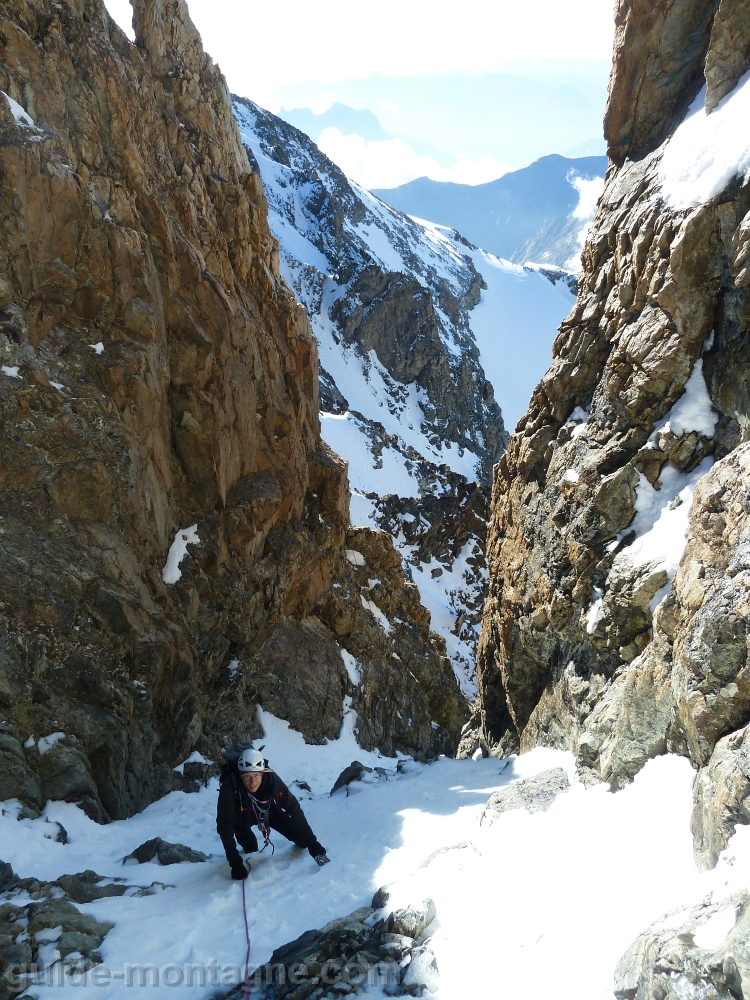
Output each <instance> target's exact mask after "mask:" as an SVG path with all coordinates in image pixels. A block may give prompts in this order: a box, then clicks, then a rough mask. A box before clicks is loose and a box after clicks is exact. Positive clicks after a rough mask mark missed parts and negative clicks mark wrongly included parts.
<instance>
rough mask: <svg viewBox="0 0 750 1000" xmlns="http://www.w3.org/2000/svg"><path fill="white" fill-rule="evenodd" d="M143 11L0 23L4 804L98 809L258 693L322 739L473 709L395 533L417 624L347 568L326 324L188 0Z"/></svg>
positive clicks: (378, 736) (376, 547)
mask: <svg viewBox="0 0 750 1000" xmlns="http://www.w3.org/2000/svg"><path fill="white" fill-rule="evenodd" d="M134 27H135V33H136V44H135V45H132V44H130V43H129V42H128V40H127V39H126V38H125V36H124V35H123V34H122V32H121V31H120V30H119V29H118V28H117V27H116V25H114V24H113V23H112V22H111V21H110V20H109V18H108V16H107V14H106V10H105V8H104V7H103V5H102V3H101V2H100V0H64V2H63V3H51V2H41V3H35V4H32V3H29V2H26V0H9V2H8V3H5V4H4V5H3V8H2V11H1V12H0V91H2V92H3V94H5V95H7V96H3V95H2V94H0V231H1V234H2V235H1V236H0V360H1V361H2V365H3V369H2V374H0V407H1V411H0V412H1V414H2V416H1V417H0V507H1V509H2V520H1V521H0V532H2V534H1V535H0V700H1V703H2V706H3V707H2V712H3V716H4V719H5V721H6V723H7V727H6V729H5V730H4V731H3V734H2V740H3V743H2V745H1V746H0V754H2V756H3V761H4V762H5V763H7V764H8V768H3V779H2V781H0V786H1V787H0V797H2V798H6V797H9V796H12V795H18V796H19V797H21V798H22V799H23V800H24V801H25V802H26V803H27V805H28V806H29V807H30V808H32V809H35V808H38V807H39V806H40V805H41V804H43V802H44V800H45V799H46V798H48V797H57V798H68V799H69V800H71V801H78V802H81V803H82V804H83V805H84V807H85V808H86V809H87V810H88V811H89V813H90V814H91V815H92V816H94V817H95V818H97V819H107V818H119V817H122V816H126V815H129V814H131V813H132V812H134V811H136V810H138V809H140V808H142V807H143V806H145V805H146V804H148V802H150V801H151V800H152V799H153V798H154V797H155V796H157V795H159V794H161V793H162V792H163V791H165V790H168V789H169V788H170V787H173V786H174V784H175V783H176V782H178V781H179V777H178V776H177V775H175V773H174V772H173V771H172V768H173V767H174V765H176V764H178V763H179V762H180V761H182V760H184V758H185V757H186V756H187V754H188V753H190V751H192V750H193V749H196V748H197V749H201V750H202V751H203V752H204V753H208V754H209V755H212V756H214V758H215V755H216V754H218V753H219V752H220V748H221V746H222V745H224V744H225V743H226V742H227V741H230V740H232V739H236V738H241V737H244V738H247V737H251V736H257V735H259V734H260V732H261V730H260V728H259V725H258V722H257V720H256V705H258V704H263V705H264V707H266V708H269V709H270V710H272V711H274V712H275V713H276V714H278V715H282V716H284V717H287V718H290V719H292V720H293V722H294V724H295V725H297V726H298V727H299V728H300V729H302V731H303V732H304V733H305V735H306V737H307V738H308V739H311V740H322V739H324V738H330V737H335V736H336V735H337V734H338V730H339V727H340V725H341V723H342V720H343V712H344V708H343V703H344V699H345V697H346V696H347V695H349V696H351V697H352V699H353V704H354V707H355V708H357V707H358V706H359V707H360V708H361V709H363V710H364V706H365V705H366V706H367V710H368V711H369V712H370V716H369V717H368V718H367V719H366V720H365V721H364V722H363V731H362V739H363V742H365V743H367V744H369V745H374V744H376V743H377V745H380V746H383V747H384V748H385V749H389V750H395V749H398V750H402V751H405V752H411V753H415V754H416V753H422V754H424V753H434V752H436V751H437V750H443V749H450V747H451V746H452V745H453V743H454V741H455V737H456V735H457V733H458V730H459V729H460V726H461V724H462V722H463V720H464V718H465V707H464V703H463V701H462V699H461V697H460V695H459V692H458V689H457V686H456V684H455V681H454V680H453V678H452V674H451V671H450V667H449V665H448V663H447V661H446V660H445V659H444V657H443V656H442V654H441V650H440V649H439V648H438V646H436V645H435V644H434V643H433V641H432V639H431V638H430V633H429V616H428V615H427V613H426V612H425V611H424V609H423V608H421V607H420V605H419V600H418V595H416V594H415V590H416V588H414V587H413V585H410V584H408V582H407V581H405V580H404V578H403V571H402V570H401V568H400V562H399V560H398V558H397V557H395V558H394V555H393V548H392V544H391V542H390V539H389V537H388V536H387V535H385V534H384V533H377V532H371V533H369V536H368V545H369V547H370V549H371V550H372V555H371V559H376V558H379V559H381V560H385V562H386V563H387V564H388V572H389V573H390V578H389V583H390V584H391V589H390V592H389V595H388V602H389V603H388V604H387V608H386V610H387V611H388V612H389V613H390V614H392V615H395V616H397V617H399V618H400V621H399V623H398V627H397V628H394V627H389V628H384V626H383V623H382V622H381V621H380V620H379V618H378V616H377V615H376V614H375V613H374V612H373V611H372V609H371V608H368V606H367V605H366V604H365V603H364V602H363V600H362V597H361V594H360V590H361V585H360V584H359V583H358V582H357V579H356V572H355V567H354V566H352V565H351V564H350V563H349V562H347V560H346V558H345V551H346V549H347V547H351V539H349V540H347V530H348V500H349V493H348V484H347V477H346V467H345V465H344V463H342V462H341V461H340V460H339V459H338V458H337V457H336V456H335V455H334V454H333V453H332V452H331V451H330V450H329V449H327V448H326V446H325V445H323V444H322V443H321V441H320V434H319V418H318V395H317V392H318V390H317V386H318V371H317V354H316V346H315V341H314V338H313V337H312V335H311V333H310V328H309V323H308V320H307V316H306V314H305V312H304V310H303V309H302V308H301V307H300V306H299V305H298V304H297V303H296V302H295V300H294V297H293V295H292V293H291V292H290V290H289V289H288V287H287V286H286V285H285V284H284V282H283V281H282V280H281V279H280V278H279V273H278V247H277V244H276V242H275V240H274V239H273V237H272V236H271V234H270V231H269V229H268V225H267V221H266V203H265V198H264V194H263V190H262V184H261V183H260V181H259V178H258V177H257V174H254V173H253V172H252V170H251V169H250V166H249V164H248V161H247V155H246V153H245V150H244V149H243V147H242V144H241V142H240V138H239V134H238V132H237V128H236V125H235V122H234V119H233V116H232V111H231V102H230V98H229V95H228V92H227V88H226V84H225V81H224V79H223V77H222V76H221V74H220V72H219V70H218V68H217V67H216V66H214V64H213V63H212V61H211V60H210V58H209V57H208V56H206V55H205V53H204V52H203V49H202V45H201V42H200V38H199V36H198V34H197V32H196V31H195V28H194V27H193V25H192V24H191V22H190V19H189V17H188V14H187V8H186V6H185V4H184V3H183V2H181V0H177V2H165V0H136V2H135V4H134ZM193 524H195V525H197V535H198V538H199V541H198V542H195V543H193V544H191V545H190V546H189V547H188V549H187V554H186V555H185V557H184V559H183V561H182V563H181V566H180V569H181V578H180V579H179V580H178V581H177V582H176V583H173V584H167V583H165V582H164V579H163V577H162V570H163V567H164V566H165V563H166V560H167V554H168V551H169V549H170V546H171V544H172V542H173V539H174V538H175V533H176V532H177V531H178V530H179V529H186V528H188V527H189V526H191V525H193ZM360 547H362V546H360ZM399 574H400V575H399ZM368 599H371V600H374V601H375V602H377V600H378V598H377V595H374V597H372V598H368ZM342 609H343V610H342ZM386 624H387V623H386ZM352 635H354V636H356V649H354V650H352V653H353V655H356V656H357V657H358V658H359V660H360V662H361V664H362V668H363V669H362V674H363V675H364V676H365V682H364V683H363V684H361V685H359V686H358V683H357V682H355V680H354V679H352V677H351V676H350V673H347V670H346V669H345V664H344V661H343V659H342V653H341V649H342V648H343V643H344V642H347V641H351V640H349V639H348V638H347V637H349V636H352ZM394 653H395V654H396V656H400V657H401V661H408V660H410V659H414V658H416V657H419V664H420V669H421V674H420V681H421V682H422V683H419V682H418V681H417V680H416V679H415V678H414V676H413V674H411V673H409V672H408V671H405V670H399V669H397V668H396V667H395V666H394V664H395V663H396V660H395V659H394V658H393V654H394ZM365 668H366V669H365ZM367 678H370V681H371V686H372V685H375V686H377V687H378V688H379V689H380V690H383V691H385V692H386V694H384V695H383V696H382V697H381V698H380V699H379V700H378V699H374V698H373V695H372V690H371V689H370V687H368V686H367V683H368V682H367ZM396 708H401V709H402V710H404V711H402V714H403V715H404V717H405V718H409V719H410V720H411V723H410V724H407V723H406V722H402V721H401V720H400V719H399V718H398V717H397V714H396ZM433 723H434V724H435V725H433ZM52 732H61V733H64V734H65V737H64V738H60V739H57V741H56V742H55V741H53V742H52V744H51V745H49V746H48V745H47V744H40V743H39V742H38V737H39V736H41V735H47V734H50V733H52ZM21 743H24V748H23V750H22V748H21Z"/></svg>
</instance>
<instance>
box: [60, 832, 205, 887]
mask: <svg viewBox="0 0 750 1000" xmlns="http://www.w3.org/2000/svg"><path fill="white" fill-rule="evenodd" d="M154 859H156V864H159V865H179V864H181V863H182V862H183V861H187V862H189V863H190V864H197V863H199V862H201V861H208V855H207V854H204V853H203V852H202V851H194V850H192V848H190V847H185V845H184V844H170V843H169V842H168V841H166V840H162V839H161V837H154V838H153V839H152V840H147V841H146V842H145V843H143V844H141V846H140V847H136V849H135V850H134V851H133V852H132V853H131V854H128V855H127V857H125V858H123V861H124V862H128V861H137V862H138V864H139V865H144V864H146V863H147V862H149V861H154ZM63 888H64V886H63Z"/></svg>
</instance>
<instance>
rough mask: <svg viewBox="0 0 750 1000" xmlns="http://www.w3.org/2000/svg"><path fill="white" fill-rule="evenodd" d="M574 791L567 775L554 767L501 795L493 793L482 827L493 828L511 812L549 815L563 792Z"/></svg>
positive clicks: (518, 783) (516, 783)
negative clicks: (524, 810) (545, 813)
mask: <svg viewBox="0 0 750 1000" xmlns="http://www.w3.org/2000/svg"><path fill="white" fill-rule="evenodd" d="M569 788H570V779H569V778H568V774H567V771H564V770H563V768H561V767H552V768H550V769H549V770H548V771H542V772H541V774H535V775H534V776H533V777H531V778H525V779H524V780H523V781H516V782H514V783H513V784H512V785H508V786H507V787H506V788H501V789H500V791H499V792H493V793H492V795H491V796H490V798H489V799H488V800H487V805H486V806H485V807H484V812H483V813H482V818H481V820H480V823H481V824H484V823H485V821H486V822H487V823H489V824H492V823H493V822H494V821H495V820H496V819H497V817H498V816H499V815H500V814H501V813H504V812H509V811H510V810H511V809H526V810H528V812H547V810H548V809H549V807H550V806H551V805H552V803H553V802H554V801H555V799H556V798H557V796H558V795H559V794H560V793H561V792H567V791H568V790H569Z"/></svg>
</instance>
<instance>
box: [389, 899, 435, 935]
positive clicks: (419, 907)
mask: <svg viewBox="0 0 750 1000" xmlns="http://www.w3.org/2000/svg"><path fill="white" fill-rule="evenodd" d="M436 916H437V911H436V909H435V903H434V901H433V900H431V899H430V898H429V897H426V898H425V899H423V900H421V901H420V902H419V903H409V905H408V906H404V907H403V908H402V909H400V910H394V911H393V913H391V915H390V916H389V917H388V921H387V925H386V926H387V927H388V933H389V934H401V935H403V936H404V937H410V938H418V937H419V935H420V934H421V933H422V931H424V929H425V928H426V927H427V926H428V925H429V924H431V923H432V921H433V920H434V919H435V917H436Z"/></svg>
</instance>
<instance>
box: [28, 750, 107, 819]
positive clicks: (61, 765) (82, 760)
mask: <svg viewBox="0 0 750 1000" xmlns="http://www.w3.org/2000/svg"><path fill="white" fill-rule="evenodd" d="M37 768H38V770H39V776H40V778H41V781H42V796H43V798H44V800H45V801H47V800H48V799H53V800H60V801H63V802H75V803H76V805H79V806H80V807H81V809H83V811H84V812H85V813H86V815H87V816H90V817H91V819H93V820H96V822H98V823H101V822H102V820H103V819H104V812H103V810H102V805H101V802H100V800H99V793H98V791H97V787H96V783H95V781H94V777H93V775H92V773H91V765H90V764H89V761H88V758H87V757H86V754H85V753H84V751H83V749H82V747H80V746H79V745H78V740H77V739H76V737H75V736H66V737H65V738H64V739H62V740H59V741H58V742H57V743H55V744H54V746H51V747H50V748H49V749H48V750H47V751H46V752H45V753H44V754H40V755H39V757H38V763H37Z"/></svg>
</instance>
